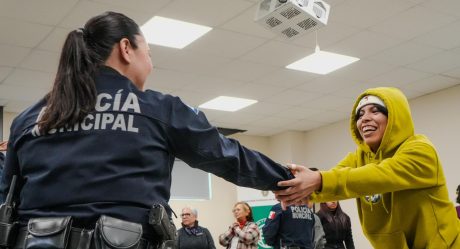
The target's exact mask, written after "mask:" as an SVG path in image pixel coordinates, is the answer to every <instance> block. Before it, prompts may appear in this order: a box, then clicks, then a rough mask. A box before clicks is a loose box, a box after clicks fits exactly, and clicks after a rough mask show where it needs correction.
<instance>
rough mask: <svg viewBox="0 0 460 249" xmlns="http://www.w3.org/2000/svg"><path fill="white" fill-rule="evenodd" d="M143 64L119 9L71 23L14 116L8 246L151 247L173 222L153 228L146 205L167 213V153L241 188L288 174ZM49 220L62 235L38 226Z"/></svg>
mask: <svg viewBox="0 0 460 249" xmlns="http://www.w3.org/2000/svg"><path fill="white" fill-rule="evenodd" d="M152 70H153V67H152V61H151V52H150V48H149V45H148V43H147V41H146V40H145V38H144V35H143V34H142V32H141V30H140V28H139V26H138V25H137V24H136V22H134V21H133V20H132V19H131V18H129V17H127V16H125V15H123V14H121V13H116V12H105V13H103V14H101V15H98V16H95V17H93V18H91V19H90V20H89V21H88V22H86V24H85V25H84V27H83V28H78V29H75V30H72V31H70V32H69V33H68V35H67V37H66V39H65V42H64V46H63V48H62V52H61V56H60V60H59V65H58V68H57V74H56V77H55V80H54V85H53V88H52V90H51V91H50V92H49V93H48V94H46V96H44V97H43V98H42V99H40V100H39V101H38V102H37V103H35V104H34V105H32V106H30V107H29V108H27V109H26V110H25V111H23V112H22V113H20V114H19V115H18V116H17V117H16V118H15V119H14V121H13V123H12V125H11V131H10V138H9V146H8V150H7V155H8V156H7V158H6V162H5V168H4V177H3V178H2V181H1V184H0V193H2V194H3V195H5V193H7V192H8V191H9V188H10V187H9V186H10V183H11V182H12V179H13V176H17V184H16V190H17V191H16V193H15V195H14V196H15V197H14V200H15V201H16V207H17V208H16V213H17V220H18V222H19V223H20V225H21V227H25V228H30V229H29V230H31V231H28V229H25V230H24V229H20V233H19V234H18V238H17V242H16V244H15V245H14V246H15V247H16V248H23V247H26V246H27V247H30V246H31V245H32V244H33V245H34V248H39V247H40V248H50V245H47V244H46V243H48V242H49V243H51V242H52V243H67V242H64V241H66V238H67V239H68V240H69V241H68V243H70V244H69V245H68V246H67V248H77V247H78V248H80V247H81V246H82V245H86V244H88V243H89V244H91V245H93V244H95V243H93V242H94V241H96V242H97V243H108V244H110V245H112V246H113V245H118V244H119V246H123V247H128V245H129V246H133V247H134V246H135V247H136V248H138V249H142V248H150V247H152V245H153V246H156V245H157V244H158V243H160V242H161V241H160V240H162V239H160V238H163V237H164V236H162V235H158V234H159V233H162V234H163V233H167V234H170V233H171V230H172V229H170V227H169V226H166V227H167V228H168V229H164V230H165V231H163V230H161V231H160V230H158V231H157V230H155V229H154V228H153V227H152V226H151V225H150V223H149V212H150V211H151V210H152V206H155V207H159V205H162V206H163V207H165V209H166V211H167V213H168V214H169V215H170V213H171V208H170V207H169V205H168V202H169V198H170V188H171V171H172V167H173V163H174V159H175V158H176V157H177V158H179V159H182V160H183V161H184V162H185V163H187V164H188V165H190V166H191V167H194V168H198V169H201V170H204V171H207V172H210V173H213V174H215V175H217V176H219V177H221V178H224V179H226V180H228V181H230V182H233V183H235V184H238V185H240V186H245V187H252V188H256V189H261V190H276V189H281V188H280V187H278V186H277V183H278V182H279V181H281V180H288V179H292V174H291V173H290V172H289V171H288V170H287V169H285V168H284V167H282V166H281V165H280V164H278V163H276V162H274V161H273V160H271V159H269V158H268V157H266V156H265V155H263V154H261V153H259V152H256V151H253V150H250V149H248V148H246V147H244V146H242V145H240V143H239V142H238V141H236V140H234V139H230V138H226V137H225V136H223V135H221V134H220V133H219V132H218V130H217V128H216V127H214V126H213V125H211V124H210V123H209V122H208V120H207V118H206V116H205V115H204V114H203V112H201V111H199V110H197V109H195V108H193V107H190V106H189V105H187V104H185V103H184V102H183V101H182V100H181V99H180V98H178V97H175V96H171V95H165V94H162V93H160V92H157V91H153V90H146V89H145V82H146V79H147V76H148V75H149V74H150V73H151V72H152ZM155 210H160V209H158V208H156V209H155ZM161 217H165V216H163V215H162V216H161ZM161 221H162V222H166V220H161ZM152 222H153V221H152ZM165 224H166V223H165ZM163 227H164V226H163ZM112 228H113V229H112ZM115 228H116V229H115ZM127 228H129V230H127ZM114 229H115V230H114ZM55 230H56V231H62V234H60V235H59V236H63V238H61V237H59V238H60V239H50V238H48V237H47V236H52V235H51V234H49V233H48V235H47V236H45V235H44V234H47V233H46V231H55ZM173 230H174V233H175V229H173ZM64 231H71V232H69V233H66V232H64ZM82 231H83V232H82ZM111 232H113V233H111ZM31 234H36V236H32V235H31ZM65 234H70V236H65ZM120 234H121V235H122V236H120ZM139 234H141V235H139ZM29 235H30V236H29ZM55 235H56V236H58V235H57V234H55ZM115 235H116V236H115ZM53 236H54V235H53ZM172 236H173V235H171V236H166V237H167V238H172ZM121 237H123V238H126V241H119V240H117V238H121ZM26 238H27V239H26ZM91 239H94V241H92V240H91ZM101 240H103V241H102V242H100V241H101ZM170 240H171V241H172V239H170ZM88 241H90V242H91V243H90V242H88ZM98 241H99V242H98ZM31 243H32V244H31ZM52 246H54V247H56V248H58V247H60V246H62V245H61V244H56V245H55V244H53V245H52Z"/></svg>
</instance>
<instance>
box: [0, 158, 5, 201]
mask: <svg viewBox="0 0 460 249" xmlns="http://www.w3.org/2000/svg"><path fill="white" fill-rule="evenodd" d="M3 166H5V155H3V152H1V151H0V178H1V177H2V176H3ZM0 200H3V194H2V193H0Z"/></svg>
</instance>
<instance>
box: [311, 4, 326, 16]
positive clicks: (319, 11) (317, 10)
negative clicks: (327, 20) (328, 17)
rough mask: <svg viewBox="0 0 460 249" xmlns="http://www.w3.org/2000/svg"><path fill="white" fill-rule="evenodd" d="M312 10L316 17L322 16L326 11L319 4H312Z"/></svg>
mask: <svg viewBox="0 0 460 249" xmlns="http://www.w3.org/2000/svg"><path fill="white" fill-rule="evenodd" d="M313 12H315V15H316V17H318V18H322V17H323V16H324V14H325V13H326V10H325V9H322V8H321V7H319V6H316V5H313Z"/></svg>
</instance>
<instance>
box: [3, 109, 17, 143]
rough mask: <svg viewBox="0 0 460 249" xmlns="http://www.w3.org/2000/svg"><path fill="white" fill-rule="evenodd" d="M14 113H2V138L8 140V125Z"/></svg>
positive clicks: (14, 115)
mask: <svg viewBox="0 0 460 249" xmlns="http://www.w3.org/2000/svg"><path fill="white" fill-rule="evenodd" d="M16 115H17V114H16V113H11V112H4V113H3V140H8V137H9V136H10V126H11V123H12V122H13V119H14V117H16Z"/></svg>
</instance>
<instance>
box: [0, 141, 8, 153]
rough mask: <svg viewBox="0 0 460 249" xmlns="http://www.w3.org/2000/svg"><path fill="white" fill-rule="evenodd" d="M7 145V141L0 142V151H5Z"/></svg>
mask: <svg viewBox="0 0 460 249" xmlns="http://www.w3.org/2000/svg"><path fill="white" fill-rule="evenodd" d="M7 146H8V141H3V142H0V151H6V149H7Z"/></svg>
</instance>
